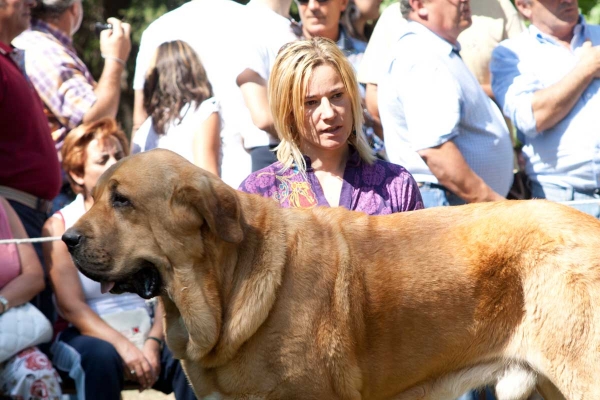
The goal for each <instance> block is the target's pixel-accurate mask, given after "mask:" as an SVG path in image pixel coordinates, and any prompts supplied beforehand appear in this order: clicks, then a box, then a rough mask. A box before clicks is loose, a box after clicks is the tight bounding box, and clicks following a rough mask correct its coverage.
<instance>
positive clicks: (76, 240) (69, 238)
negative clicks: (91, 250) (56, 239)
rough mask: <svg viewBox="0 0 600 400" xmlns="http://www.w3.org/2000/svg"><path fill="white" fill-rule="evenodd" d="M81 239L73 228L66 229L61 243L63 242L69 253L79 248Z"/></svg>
mask: <svg viewBox="0 0 600 400" xmlns="http://www.w3.org/2000/svg"><path fill="white" fill-rule="evenodd" d="M82 238H83V236H82V235H81V234H80V233H79V232H78V231H76V230H75V229H73V228H70V229H67V231H66V232H65V233H64V234H63V235H62V241H63V242H65V244H66V245H67V247H68V248H69V251H72V250H73V249H75V248H76V247H77V246H79V245H80V244H81V239H82Z"/></svg>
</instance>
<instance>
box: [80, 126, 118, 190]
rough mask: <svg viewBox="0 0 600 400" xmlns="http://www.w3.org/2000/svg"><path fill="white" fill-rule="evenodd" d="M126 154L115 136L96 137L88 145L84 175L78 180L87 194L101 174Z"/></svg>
mask: <svg viewBox="0 0 600 400" xmlns="http://www.w3.org/2000/svg"><path fill="white" fill-rule="evenodd" d="M124 156H125V153H124V151H123V146H121V142H119V141H118V140H117V138H115V137H114V136H110V137H107V138H104V139H100V140H98V139H94V140H92V141H91V142H90V143H88V145H87V147H86V160H85V164H84V166H83V177H79V179H80V181H77V180H76V182H77V183H79V184H80V185H83V186H84V188H85V195H86V196H88V195H89V194H90V193H91V191H92V189H93V188H94V186H96V183H97V182H98V179H99V178H100V175H102V173H103V172H104V171H106V170H107V169H108V167H110V166H111V165H113V164H114V163H116V162H117V161H119V160H120V159H121V158H123V157H124Z"/></svg>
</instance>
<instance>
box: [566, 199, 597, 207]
mask: <svg viewBox="0 0 600 400" xmlns="http://www.w3.org/2000/svg"><path fill="white" fill-rule="evenodd" d="M557 203H560V204H564V205H567V206H581V205H586V204H600V199H589V200H570V201H558V202H557Z"/></svg>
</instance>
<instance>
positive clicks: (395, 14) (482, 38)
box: [358, 0, 525, 84]
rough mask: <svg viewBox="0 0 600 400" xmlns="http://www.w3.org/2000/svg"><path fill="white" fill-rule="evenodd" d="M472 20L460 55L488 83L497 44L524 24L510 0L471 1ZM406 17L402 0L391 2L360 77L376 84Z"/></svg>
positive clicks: (463, 40) (376, 32) (374, 32)
mask: <svg viewBox="0 0 600 400" xmlns="http://www.w3.org/2000/svg"><path fill="white" fill-rule="evenodd" d="M471 12H472V14H473V23H472V24H471V26H470V27H469V28H467V29H465V30H464V31H463V32H462V33H461V34H460V35H459V36H458V42H459V43H460V45H461V49H462V50H461V56H462V58H463V61H464V62H465V64H467V67H469V69H470V70H471V72H472V73H473V74H474V75H475V77H476V78H477V80H478V81H479V83H481V84H484V83H489V64H490V60H491V57H492V51H493V50H494V47H496V45H497V44H498V43H500V42H501V41H502V40H504V39H506V38H507V37H508V38H510V37H514V36H516V35H518V34H519V33H520V32H521V31H522V30H523V29H524V28H525V25H524V23H523V20H522V19H521V17H520V16H519V13H518V11H517V10H516V9H515V7H514V6H513V5H512V3H511V2H510V0H477V1H472V2H471ZM405 24H406V20H405V19H404V18H403V17H402V14H401V12H400V4H399V3H394V4H390V5H389V6H388V7H387V8H386V9H385V10H384V11H383V13H382V14H381V16H380V17H379V20H378V21H377V24H376V25H375V30H374V31H373V34H372V35H371V39H370V40H369V44H368V46H367V49H366V51H365V54H364V56H363V59H362V61H361V63H360V67H359V68H358V81H359V82H361V83H373V84H377V82H378V79H379V78H378V77H379V76H380V75H381V74H382V73H383V72H384V71H382V70H381V69H382V66H383V67H384V68H385V66H387V63H386V62H387V61H388V60H389V57H390V51H391V49H392V47H393V46H394V44H395V43H396V42H397V41H398V38H399V37H400V35H401V33H402V31H403V27H404V25H405Z"/></svg>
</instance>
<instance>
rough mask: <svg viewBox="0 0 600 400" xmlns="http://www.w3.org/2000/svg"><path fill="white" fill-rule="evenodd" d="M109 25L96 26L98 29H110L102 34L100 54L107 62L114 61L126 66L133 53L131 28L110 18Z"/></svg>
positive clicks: (102, 31) (103, 30) (104, 30)
mask: <svg viewBox="0 0 600 400" xmlns="http://www.w3.org/2000/svg"><path fill="white" fill-rule="evenodd" d="M107 23H108V24H107V25H104V26H102V27H101V26H99V24H96V29H99V28H108V29H102V30H101V32H100V53H101V54H102V57H103V58H105V59H106V60H114V61H116V62H118V63H120V64H122V65H123V66H125V63H126V61H127V59H128V58H129V52H130V51H131V38H130V37H131V26H130V25H129V24H128V23H126V22H121V21H119V20H118V19H116V18H109V19H108V20H107ZM109 26H110V28H109Z"/></svg>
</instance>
